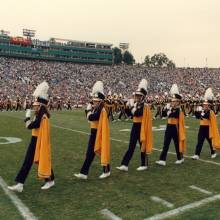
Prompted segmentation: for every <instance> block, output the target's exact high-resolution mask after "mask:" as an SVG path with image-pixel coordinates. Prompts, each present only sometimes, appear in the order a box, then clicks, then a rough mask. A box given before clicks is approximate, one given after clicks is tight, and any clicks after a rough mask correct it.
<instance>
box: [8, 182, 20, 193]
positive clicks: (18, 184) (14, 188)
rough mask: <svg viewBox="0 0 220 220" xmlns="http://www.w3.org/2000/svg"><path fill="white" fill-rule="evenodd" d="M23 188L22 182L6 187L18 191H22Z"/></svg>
mask: <svg viewBox="0 0 220 220" xmlns="http://www.w3.org/2000/svg"><path fill="white" fill-rule="evenodd" d="M23 188H24V184H22V183H17V184H16V185H14V186H8V189H10V190H11V191H14V192H19V193H21V192H22V191H23Z"/></svg>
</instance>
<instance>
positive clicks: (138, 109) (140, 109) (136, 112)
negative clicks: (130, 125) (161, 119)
mask: <svg viewBox="0 0 220 220" xmlns="http://www.w3.org/2000/svg"><path fill="white" fill-rule="evenodd" d="M143 110H144V105H137V107H135V106H134V107H133V108H132V110H131V112H132V114H133V115H134V116H136V117H139V116H142V115H143Z"/></svg>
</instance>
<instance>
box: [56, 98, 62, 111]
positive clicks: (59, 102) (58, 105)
mask: <svg viewBox="0 0 220 220" xmlns="http://www.w3.org/2000/svg"><path fill="white" fill-rule="evenodd" d="M58 110H60V111H62V104H61V100H60V97H59V98H58V101H57V111H58Z"/></svg>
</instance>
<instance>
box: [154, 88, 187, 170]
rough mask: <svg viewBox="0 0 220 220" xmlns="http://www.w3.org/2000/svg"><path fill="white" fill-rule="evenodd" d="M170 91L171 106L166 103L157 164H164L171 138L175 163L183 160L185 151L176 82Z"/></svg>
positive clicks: (180, 162) (182, 116)
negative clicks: (161, 143) (164, 124)
mask: <svg viewBox="0 0 220 220" xmlns="http://www.w3.org/2000/svg"><path fill="white" fill-rule="evenodd" d="M170 93H171V95H172V100H171V106H168V105H169V104H168V105H167V117H168V123H167V127H166V131H165V136H164V144H163V149H162V152H161V154H160V160H159V161H156V163H157V164H158V165H161V166H165V165H166V158H167V153H168V150H169V146H170V142H171V140H172V139H173V141H174V145H175V149H176V156H177V161H176V162H175V163H176V164H182V163H183V162H184V158H183V154H184V153H185V148H186V146H185V126H184V113H183V112H182V111H181V108H180V101H181V98H182V97H181V95H180V94H179V89H178V87H177V85H176V84H173V86H172V88H171V90H170Z"/></svg>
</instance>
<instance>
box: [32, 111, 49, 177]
mask: <svg viewBox="0 0 220 220" xmlns="http://www.w3.org/2000/svg"><path fill="white" fill-rule="evenodd" d="M34 162H35V163H37V164H38V176H39V177H40V178H49V177H50V176H51V145H50V123H49V119H48V118H47V116H46V115H44V116H43V118H42V119H41V123H40V128H39V134H38V137H37V144H36V150H35V155H34Z"/></svg>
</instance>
